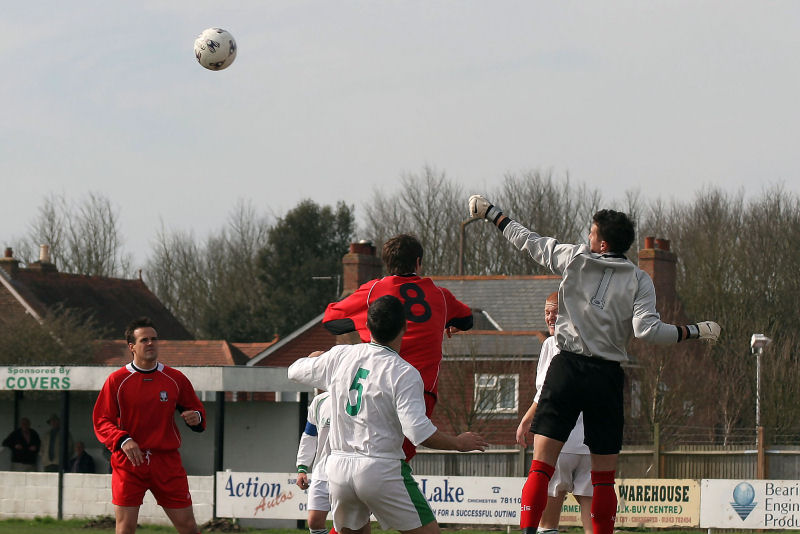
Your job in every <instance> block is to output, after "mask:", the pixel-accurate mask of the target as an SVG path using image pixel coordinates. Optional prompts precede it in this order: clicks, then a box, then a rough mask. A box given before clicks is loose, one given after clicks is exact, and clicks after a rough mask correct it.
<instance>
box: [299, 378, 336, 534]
mask: <svg viewBox="0 0 800 534" xmlns="http://www.w3.org/2000/svg"><path fill="white" fill-rule="evenodd" d="M329 399H330V393H328V392H327V391H325V392H323V393H320V394H319V395H317V396H316V397H314V399H313V400H312V401H311V404H309V405H308V415H307V417H306V427H305V430H303V435H302V436H300V446H299V447H298V448H297V486H298V487H299V488H300V489H303V490H308V530H309V531H310V533H311V534H327V532H328V529H327V528H325V519H326V518H327V517H328V512H330V510H331V498H330V493H329V491H328V476H327V475H326V474H325V463H326V461H327V459H328V455H329V454H330V451H331V446H330V444H329V443H328V432H329V431H330V428H331V403H330V402H329ZM312 462H313V469H312V470H311V481H310V483H309V479H308V473H309V467H308V466H309V465H311V464H312Z"/></svg>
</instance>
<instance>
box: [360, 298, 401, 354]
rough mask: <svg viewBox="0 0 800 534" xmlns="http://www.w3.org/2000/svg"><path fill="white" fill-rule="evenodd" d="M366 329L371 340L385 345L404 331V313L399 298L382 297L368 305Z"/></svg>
mask: <svg viewBox="0 0 800 534" xmlns="http://www.w3.org/2000/svg"><path fill="white" fill-rule="evenodd" d="M367 328H369V332H370V334H372V339H374V340H375V341H377V342H378V343H380V344H381V345H386V344H387V343H389V342H391V341H394V340H395V339H396V338H397V337H398V336H402V335H403V333H404V332H405V330H406V311H405V309H404V307H403V303H402V302H401V301H400V299H399V298H397V297H395V296H392V295H384V296H382V297H381V298H379V299H378V300H376V301H375V302H373V303H371V304H370V305H369V310H367Z"/></svg>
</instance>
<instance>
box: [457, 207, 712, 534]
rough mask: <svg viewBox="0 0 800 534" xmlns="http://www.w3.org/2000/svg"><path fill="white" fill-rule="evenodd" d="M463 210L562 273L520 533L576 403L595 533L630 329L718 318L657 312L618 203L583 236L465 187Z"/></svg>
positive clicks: (600, 522) (616, 433) (608, 517)
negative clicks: (579, 241)
mask: <svg viewBox="0 0 800 534" xmlns="http://www.w3.org/2000/svg"><path fill="white" fill-rule="evenodd" d="M469 214H470V216H471V217H473V218H475V217H480V218H485V219H487V220H489V221H491V222H492V223H494V225H495V226H497V228H498V229H499V230H500V231H502V232H503V235H504V236H505V238H506V239H508V240H509V241H510V242H511V243H512V244H513V245H514V246H515V247H517V248H518V249H520V250H524V251H526V252H528V254H530V255H531V257H532V258H533V260H534V261H536V262H537V263H539V264H540V265H542V266H544V267H547V268H548V269H550V270H551V271H552V272H553V273H555V274H557V275H560V276H561V277H562V280H561V285H560V286H559V289H558V300H559V303H560V308H559V313H558V319H557V320H556V328H555V337H556V343H557V345H558V348H559V349H560V351H561V352H560V354H559V355H557V356H556V357H555V358H553V361H552V363H551V364H550V368H549V370H548V372H547V378H546V379H545V382H544V386H543V387H542V394H541V398H540V399H539V404H538V407H537V409H536V414H535V415H534V418H533V424H532V426H531V430H532V432H533V433H534V442H533V462H531V468H530V472H529V473H528V479H527V481H526V482H525V485H524V487H523V489H522V510H521V514H520V526H521V527H522V531H523V534H534V533H535V532H536V527H537V525H538V523H539V520H540V518H541V515H542V511H543V510H544V507H545V505H546V504H547V485H548V482H549V480H550V478H551V477H552V476H553V471H554V466H555V464H556V460H557V459H558V455H559V452H560V451H561V447H562V446H563V445H564V442H565V441H566V440H567V437H568V436H569V433H570V431H571V430H572V428H573V427H574V426H575V421H576V419H577V418H578V414H579V413H580V412H583V419H584V431H585V439H584V442H585V443H586V445H588V447H589V450H590V451H591V459H592V473H591V478H592V487H593V490H592V527H593V529H594V533H595V534H612V532H613V531H614V521H615V519H616V510H617V497H616V493H615V492H614V475H615V473H616V469H617V457H618V455H619V451H620V448H621V447H622V425H623V380H624V375H623V371H622V368H621V366H620V362H624V361H627V360H628V355H627V353H626V350H625V347H627V345H628V343H629V342H630V340H631V339H632V338H633V336H636V337H637V338H640V339H642V340H644V341H647V342H649V343H657V344H669V343H678V342H680V341H683V340H685V339H698V338H701V339H709V340H716V339H717V337H718V336H719V333H720V327H719V325H718V324H717V323H714V322H711V321H704V322H701V323H697V324H690V325H685V326H676V325H671V324H667V323H664V322H662V321H661V319H660V317H659V315H658V312H656V293H655V288H654V287H653V281H652V280H651V279H650V277H649V276H648V275H647V273H645V272H644V271H642V270H641V269H639V268H638V267H637V266H636V265H634V264H633V263H632V262H631V261H630V260H628V259H627V258H626V257H625V255H624V254H625V253H626V252H627V251H628V249H629V248H630V247H631V245H632V244H633V239H634V227H633V222H632V221H631V220H630V219H629V218H628V216H627V215H625V214H624V213H620V212H617V211H613V210H601V211H598V212H597V213H595V215H594V217H593V218H592V226H591V230H590V232H589V244H588V246H587V245H565V244H561V243H559V242H558V241H556V240H555V239H553V238H552V237H542V236H540V235H538V234H536V233H535V232H532V231H531V230H528V229H527V228H525V227H524V226H522V225H521V224H519V223H517V222H515V221H513V220H511V219H510V218H508V217H507V216H505V215H503V213H502V212H501V211H500V209H499V208H497V206H494V205H492V204H491V203H490V202H489V201H488V200H486V199H485V198H483V197H482V196H480V195H473V196H471V197H470V199H469Z"/></svg>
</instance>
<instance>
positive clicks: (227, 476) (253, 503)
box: [217, 472, 700, 528]
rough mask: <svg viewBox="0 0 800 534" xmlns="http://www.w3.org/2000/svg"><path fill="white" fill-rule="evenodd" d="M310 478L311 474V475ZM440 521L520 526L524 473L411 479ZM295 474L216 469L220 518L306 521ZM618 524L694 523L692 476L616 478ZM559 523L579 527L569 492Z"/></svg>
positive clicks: (696, 493) (696, 496) (696, 494)
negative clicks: (683, 478)
mask: <svg viewBox="0 0 800 534" xmlns="http://www.w3.org/2000/svg"><path fill="white" fill-rule="evenodd" d="M312 476H313V474H312ZM414 478H415V479H416V481H417V483H418V485H419V489H420V490H421V491H422V493H423V495H425V498H426V499H427V500H428V503H429V504H430V507H431V509H432V510H433V513H434V514H435V515H436V519H437V521H439V523H450V524H453V523H455V524H459V523H460V524H476V525H477V524H485V525H512V526H516V525H519V514H520V508H521V498H520V496H521V494H522V486H523V484H524V483H525V479H524V478H522V477H441V476H426V475H417V476H415V477H414ZM296 480H297V475H296V474H295V473H232V472H224V473H223V472H220V473H217V515H219V516H220V517H238V518H264V519H305V518H306V510H307V509H306V505H307V494H306V492H305V491H303V490H300V489H299V488H298V487H297V486H296V485H295V482H296ZM617 494H618V496H619V506H618V510H619V511H618V513H617V525H619V526H631V527H634V526H636V527H638V526H646V527H651V528H661V527H670V528H672V527H675V526H683V527H696V526H698V525H699V524H700V519H699V518H700V504H699V496H700V490H699V484H698V482H697V481H696V480H666V479H665V480H655V479H619V480H618V481H617ZM561 520H562V524H563V525H565V526H569V525H580V524H581V513H580V506H579V505H578V503H577V502H576V501H575V500H574V497H572V496H571V495H570V496H568V498H567V500H566V501H565V503H564V507H563V509H562V514H561Z"/></svg>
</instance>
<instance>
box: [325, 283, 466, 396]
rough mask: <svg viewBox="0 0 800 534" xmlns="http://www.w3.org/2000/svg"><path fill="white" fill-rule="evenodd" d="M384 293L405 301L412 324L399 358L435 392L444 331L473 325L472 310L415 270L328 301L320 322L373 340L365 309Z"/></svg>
mask: <svg viewBox="0 0 800 534" xmlns="http://www.w3.org/2000/svg"><path fill="white" fill-rule="evenodd" d="M384 295H393V296H395V297H397V298H399V299H400V300H401V301H403V305H404V306H405V311H406V319H407V320H408V324H407V330H406V333H405V335H404V336H403V343H402V344H401V345H400V356H402V357H403V359H404V360H406V361H407V362H408V363H410V364H411V365H413V366H414V367H415V368H416V369H417V370H418V371H419V374H420V375H422V383H423V385H424V387H425V391H427V392H429V393H433V394H435V393H436V391H437V386H438V383H437V382H438V379H439V365H440V364H441V362H442V338H443V337H444V329H445V328H447V327H448V326H454V327H456V328H458V329H459V330H469V329H470V328H472V310H471V309H470V308H469V306H467V305H466V304H464V303H462V302H460V301H459V300H458V299H456V298H455V297H454V296H453V294H452V293H450V291H448V290H447V289H445V288H443V287H438V286H437V285H436V284H434V283H433V280H431V279H430V278H420V277H419V276H417V275H416V274H410V275H400V276H386V277H384V278H380V279H378V280H372V281H370V282H367V283H366V284H364V285H362V286H361V287H360V288H358V290H357V291H356V292H355V293H353V294H352V295H349V296H347V297H345V298H344V299H342V300H340V301H338V302H333V303H331V304H329V305H328V307H327V309H326V310H325V315H324V317H323V318H322V325H323V326H324V327H325V328H327V329H328V330H329V331H330V332H332V333H334V334H337V335H338V334H345V333H347V332H352V331H354V330H357V331H358V334H359V335H360V336H361V340H362V341H364V342H367V341H369V339H370V334H369V330H368V329H367V307H368V306H369V303H370V302H375V300H377V299H379V298H380V297H382V296H384Z"/></svg>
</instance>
